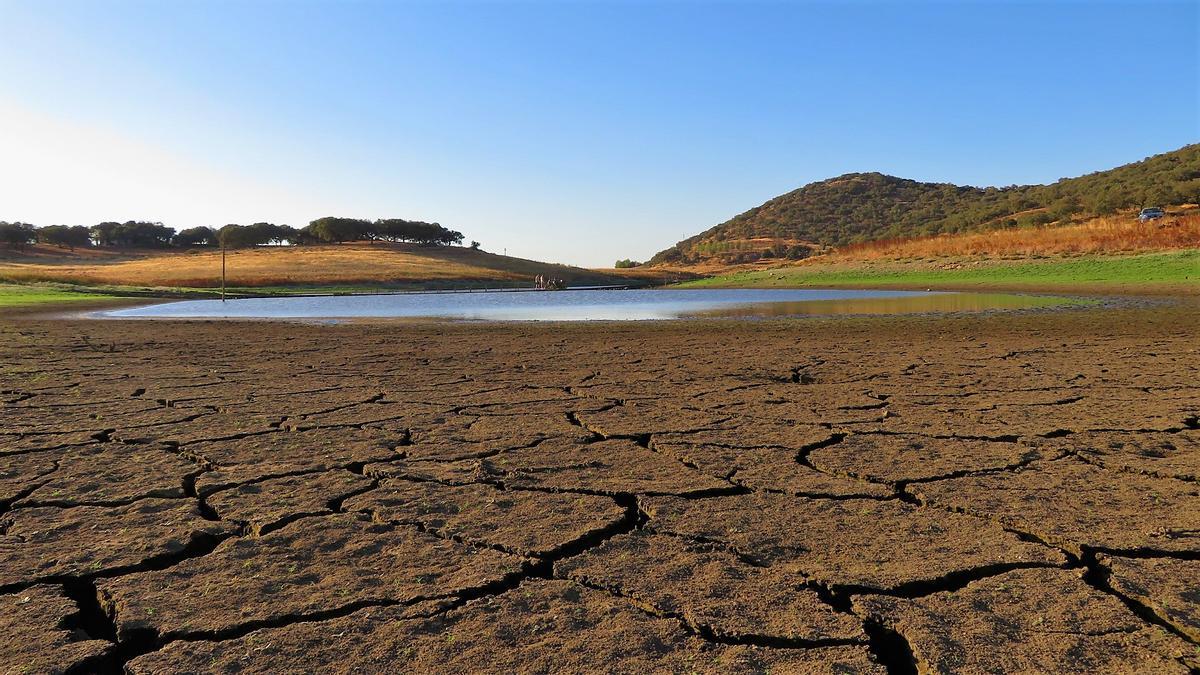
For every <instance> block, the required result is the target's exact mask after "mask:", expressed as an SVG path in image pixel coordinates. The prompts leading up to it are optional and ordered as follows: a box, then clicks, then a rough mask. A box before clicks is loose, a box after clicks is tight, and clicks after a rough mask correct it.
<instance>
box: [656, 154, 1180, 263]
mask: <svg viewBox="0 0 1200 675" xmlns="http://www.w3.org/2000/svg"><path fill="white" fill-rule="evenodd" d="M1197 201H1200V144H1196V145H1189V146H1185V147H1183V148H1181V149H1179V150H1175V151H1173V152H1168V153H1164V154H1161V155H1155V156H1153V157H1150V158H1147V159H1145V160H1142V161H1140V162H1135V163H1133V164H1126V165H1125V166H1121V167H1118V168H1115V169H1111V170H1108V171H1100V172H1096V173H1091V174H1088V175H1086V176H1080V177H1078V178H1064V179H1062V180H1059V181H1058V182H1056V183H1054V184H1052V185H1020V186H1018V185H1012V186H1008V187H988V188H977V187H970V186H960V185H953V184H950V183H922V182H918V181H914V180H907V179H904V178H896V177H894V176H886V175H884V174H881V173H851V174H846V175H844V176H838V177H837V178H831V179H829V180H824V181H820V182H817V183H811V184H809V185H806V186H804V187H802V188H800V189H798V190H794V191H792V192H789V193H787V194H785V195H781V196H779V197H776V198H774V199H772V200H770V201H768V202H766V203H764V204H762V205H761V206H757V207H755V208H753V209H750V210H749V211H746V212H745V213H742V214H740V215H738V216H735V217H733V218H732V219H730V220H728V221H726V222H724V223H721V224H720V225H717V226H715V227H713V228H710V229H708V230H706V231H704V232H701V233H700V234H698V235H696V236H694V237H691V238H688V239H685V240H683V241H681V242H679V243H678V244H676V245H675V246H672V247H671V248H669V249H667V250H665V251H662V252H660V253H658V254H657V255H655V256H654V257H653V258H652V259H651V260H650V262H651V263H652V264H654V263H684V264H687V263H695V262H700V261H701V260H704V259H706V258H711V257H713V256H714V255H722V254H723V255H724V256H725V257H729V256H730V255H733V256H734V257H736V258H737V260H738V261H741V262H748V261H749V260H752V259H756V258H757V257H771V256H775V257H782V256H780V254H779V250H778V249H779V247H778V246H773V247H772V246H770V245H758V246H746V245H745V244H744V243H743V242H746V241H750V240H759V241H763V242H770V241H772V240H775V241H785V242H789V243H791V246H792V248H793V249H794V248H795V244H794V242H797V241H802V242H809V243H810V244H811V245H812V246H811V248H812V249H814V250H817V249H820V248H821V247H826V246H845V245H847V244H854V243H858V242H864V241H876V240H880V239H897V238H909V237H919V236H928V235H936V234H944V233H956V232H967V231H973V230H983V229H990V228H1000V227H1020V226H1030V225H1042V224H1046V223H1050V222H1056V221H1063V220H1066V219H1069V218H1072V217H1079V216H1097V215H1107V214H1111V213H1114V212H1116V211H1119V210H1121V209H1126V208H1130V207H1141V206H1156V205H1167V204H1181V203H1188V202H1192V203H1194V202H1197ZM726 243H728V245H726ZM787 257H797V256H795V255H794V251H793V252H792V254H790V255H788V256H787ZM800 257H802V256H800Z"/></svg>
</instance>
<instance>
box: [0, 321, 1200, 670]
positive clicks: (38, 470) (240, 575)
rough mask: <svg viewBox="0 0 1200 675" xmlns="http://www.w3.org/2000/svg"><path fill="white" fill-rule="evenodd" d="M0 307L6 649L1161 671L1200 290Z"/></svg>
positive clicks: (1178, 622)
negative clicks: (482, 319) (739, 315)
mask: <svg viewBox="0 0 1200 675" xmlns="http://www.w3.org/2000/svg"><path fill="white" fill-rule="evenodd" d="M1154 303H1155V304H1153V305H1150V304H1147V305H1143V306H1135V307H1131V308H1124V309H1121V308H1117V309H1112V308H1110V309H1102V310H1073V311H1066V312H1059V313H1037V314H1016V315H996V316H983V317H948V318H940V319H930V318H900V319H896V318H893V319H869V320H857V319H854V320H839V321H832V320H830V321H825V320H802V321H794V322H778V323H773V322H772V323H741V324H735V323H722V322H708V323H686V322H684V323H662V324H597V325H560V326H554V325H520V324H517V325H465V324H458V325H411V324H407V325H406V324H348V325H298V324H285V323H212V322H193V323H184V322H178V323H172V322H125V321H80V320H46V319H39V318H35V317H32V316H25V317H15V318H9V319H6V320H4V321H0V419H2V425H0V634H3V635H4V636H5V638H4V640H3V641H0V672H3V673H48V672H64V671H66V672H101V673H104V672H122V671H124V672H128V673H137V674H149V673H201V672H205V673H207V672H222V673H226V672H242V673H265V672H272V673H274V672H331V673H374V672H422V673H423V672H439V673H440V672H447V673H462V672H497V673H501V672H504V673H507V672H536V673H548V672H567V673H590V672H625V673H629V672H646V673H657V672H679V673H691V672H704V673H708V672H774V673H793V672H799V673H810V672H811V673H885V672H893V673H904V672H913V671H914V670H916V671H920V672H946V673H950V672H953V673H984V672H987V673H995V672H1042V673H1050V672H1077V673H1123V672H1129V673H1132V672H1144V673H1186V672H1189V670H1190V669H1193V668H1195V667H1196V666H1197V664H1198V662H1200V658H1198V652H1197V645H1200V485H1198V483H1197V479H1198V478H1200V422H1198V415H1200V340H1198V339H1197V338H1198V337H1200V330H1198V329H1200V316H1198V312H1197V309H1198V308H1197V304H1196V302H1195V301H1194V300H1193V301H1190V302H1189V301H1182V303H1181V304H1170V303H1167V304H1159V301H1157V300H1156V301H1154Z"/></svg>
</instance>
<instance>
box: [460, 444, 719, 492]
mask: <svg viewBox="0 0 1200 675" xmlns="http://www.w3.org/2000/svg"><path fill="white" fill-rule="evenodd" d="M480 465H481V466H482V467H483V469H484V471H486V472H488V473H489V474H491V475H494V476H497V477H499V478H501V479H502V480H503V481H504V483H505V484H506V485H511V486H514V487H533V488H542V489H558V490H582V491H593V492H603V493H606V494H614V493H640V494H659V495H662V494H692V493H697V492H708V491H712V490H723V489H729V488H730V487H731V486H730V484H729V483H727V482H725V481H722V480H718V479H716V478H713V477H711V476H708V475H706V474H704V473H701V472H699V471H696V470H693V469H690V468H688V467H687V466H685V465H684V464H683V463H681V462H679V461H677V460H674V459H671V458H670V457H666V456H663V455H660V454H658V453H656V452H654V451H652V450H647V449H646V448H643V447H641V446H640V445H638V444H636V443H634V442H632V441H627V440H612V441H601V442H598V443H586V444H584V443H563V442H560V441H557V440H551V441H546V442H545V443H541V444H539V445H538V446H536V447H534V448H529V449H528V450H518V451H515V452H510V453H504V454H501V455H497V456H495V457H489V458H487V459H484V460H481V462H480Z"/></svg>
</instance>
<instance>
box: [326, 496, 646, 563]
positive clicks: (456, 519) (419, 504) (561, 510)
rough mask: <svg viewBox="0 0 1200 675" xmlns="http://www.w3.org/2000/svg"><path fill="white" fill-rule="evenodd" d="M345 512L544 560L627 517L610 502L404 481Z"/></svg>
mask: <svg viewBox="0 0 1200 675" xmlns="http://www.w3.org/2000/svg"><path fill="white" fill-rule="evenodd" d="M343 508H344V509H345V510H347V511H370V512H372V514H373V515H374V517H375V519H376V520H378V521H382V522H399V523H420V524H421V525H422V526H423V527H425V528H428V529H430V530H433V531H435V532H437V533H439V534H441V535H442V536H451V537H459V538H462V539H463V540H465V541H470V542H478V543H485V544H489V545H496V546H500V547H502V548H504V549H505V550H507V551H512V552H515V553H518V554H520V555H545V554H547V553H550V552H552V551H554V550H556V549H558V548H560V547H562V546H564V545H566V544H568V543H570V542H573V541H577V540H579V539H581V538H583V537H586V536H588V535H590V534H595V533H597V532H601V531H603V530H606V529H608V528H611V527H613V526H614V525H616V524H617V523H620V522H621V521H622V520H623V519H624V518H625V516H626V514H625V509H623V508H621V507H620V506H619V505H617V503H616V502H614V501H613V500H612V499H611V498H609V497H601V496H594V495H580V494H568V493H560V494H552V493H545V492H524V491H519V490H500V489H498V488H494V487H491V486H489V485H464V486H449V485H439V484H437V483H428V482H411V481H404V480H387V481H385V482H384V483H383V484H382V485H380V487H379V488H378V489H377V490H372V491H371V492H368V493H366V494H363V495H359V496H357V497H352V498H350V499H348V500H346V503H345V504H344V505H343Z"/></svg>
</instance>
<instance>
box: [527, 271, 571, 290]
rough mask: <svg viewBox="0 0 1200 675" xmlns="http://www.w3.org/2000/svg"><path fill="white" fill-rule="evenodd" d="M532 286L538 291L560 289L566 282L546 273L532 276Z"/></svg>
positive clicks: (565, 285) (564, 286)
mask: <svg viewBox="0 0 1200 675" xmlns="http://www.w3.org/2000/svg"><path fill="white" fill-rule="evenodd" d="M533 287H534V288H536V289H538V290H539V291H561V290H563V289H564V288H566V287H567V282H565V281H563V280H562V279H556V278H554V277H552V276H549V275H546V274H539V275H537V276H535V277H534V278H533Z"/></svg>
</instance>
